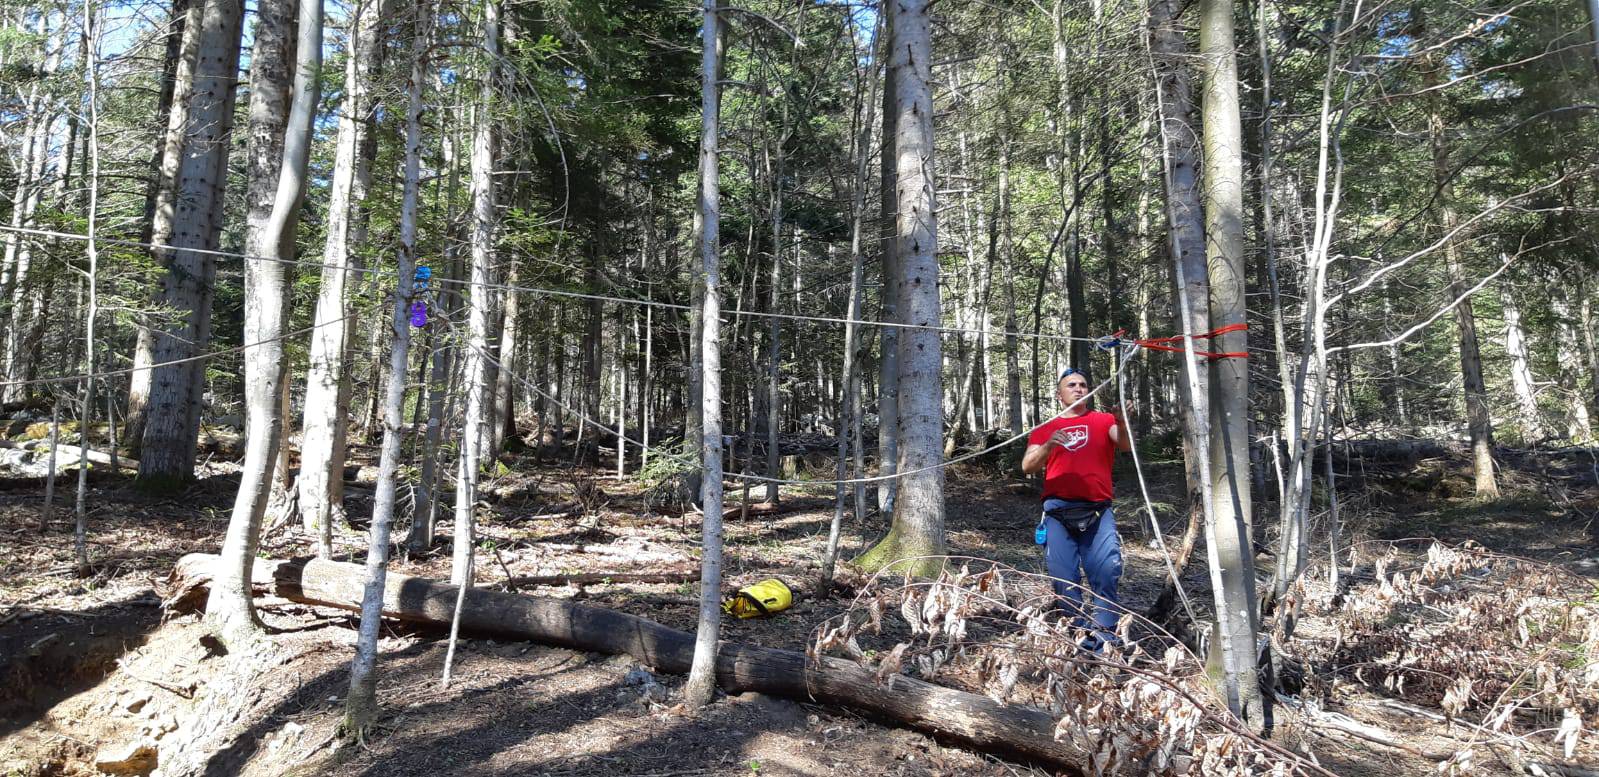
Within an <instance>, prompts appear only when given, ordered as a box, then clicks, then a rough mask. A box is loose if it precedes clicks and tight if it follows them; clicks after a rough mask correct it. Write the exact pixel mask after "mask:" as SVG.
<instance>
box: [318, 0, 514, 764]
mask: <svg viewBox="0 0 1599 777" xmlns="http://www.w3.org/2000/svg"><path fill="white" fill-rule="evenodd" d="M490 7H491V8H492V4H491V5H490ZM489 13H490V15H491V16H492V14H493V11H492V10H491V11H490V12H489ZM412 24H413V26H414V29H413V31H412V37H411V79H410V84H409V90H408V94H409V97H410V99H409V104H408V106H407V110H406V123H405V179H404V180H405V183H404V187H405V194H404V195H403V201H402V204H401V207H400V256H399V260H398V268H397V272H398V274H399V275H398V278H397V279H396V281H397V283H396V284H395V290H394V314H393V317H392V319H391V321H390V330H391V332H392V333H393V338H392V340H391V342H392V347H391V350H390V353H389V380H388V390H387V391H386V392H385V397H384V402H383V448H382V451H381V452H380V453H379V457H378V482H377V493H376V495H375V496H374V498H373V500H372V529H371V536H370V538H369V542H368V544H367V551H366V579H365V581H364V585H363V588H362V592H361V625H360V630H359V632H358V634H357V636H356V640H355V650H356V652H355V660H354V662H353V663H352V664H351V666H350V696H349V698H348V700H347V701H346V703H345V714H346V716H347V717H346V721H345V725H346V729H347V730H348V731H351V732H354V733H355V734H356V736H357V738H360V737H362V736H363V735H364V734H365V732H366V730H367V729H368V727H370V726H371V724H372V720H373V718H374V717H375V716H374V712H375V711H376V709H377V677H376V668H377V642H378V629H379V627H380V626H381V625H382V620H383V589H384V584H385V582H386V581H387V576H388V562H389V532H390V529H391V527H393V525H394V504H395V491H396V486H397V483H396V481H398V480H399V472H400V445H401V442H402V441H403V435H404V432H405V426H404V424H405V418H404V413H405V382H406V373H407V371H408V370H407V369H406V368H407V366H409V356H410V352H411V327H410V321H409V318H410V316H409V309H410V307H411V289H412V282H413V279H414V274H415V272H416V216H417V198H418V189H420V188H421V186H420V182H419V179H420V177H421V155H422V128H421V117H422V101H421V91H422V79H424V78H425V77H426V76H427V70H426V67H427V45H428V32H429V29H430V28H431V26H432V8H431V7H430V6H429V4H428V3H426V2H422V3H418V4H417V5H416V7H415V9H414V17H413V19H412ZM485 37H490V36H485ZM486 48H488V50H489V51H490V52H493V51H494V48H493V44H492V43H489V44H487V45H486ZM375 383H376V381H374V384H375ZM373 388H374V390H375V389H376V385H374V387H373Z"/></svg>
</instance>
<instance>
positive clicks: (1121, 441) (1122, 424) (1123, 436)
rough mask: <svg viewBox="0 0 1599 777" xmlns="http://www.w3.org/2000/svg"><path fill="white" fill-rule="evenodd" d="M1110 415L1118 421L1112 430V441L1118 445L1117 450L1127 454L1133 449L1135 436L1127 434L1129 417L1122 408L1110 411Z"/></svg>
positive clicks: (1114, 408)
mask: <svg viewBox="0 0 1599 777" xmlns="http://www.w3.org/2000/svg"><path fill="white" fill-rule="evenodd" d="M1110 414H1111V416H1112V417H1114V418H1115V419H1116V425H1115V426H1112V427H1111V428H1110V441H1111V442H1112V443H1114V444H1115V445H1116V450H1117V451H1119V452H1121V453H1126V452H1127V451H1130V450H1132V449H1133V436H1132V435H1130V434H1128V433H1127V431H1126V430H1127V415H1126V414H1125V413H1123V412H1122V409H1121V408H1120V407H1113V408H1111V409H1110Z"/></svg>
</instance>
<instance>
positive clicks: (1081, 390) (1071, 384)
mask: <svg viewBox="0 0 1599 777" xmlns="http://www.w3.org/2000/svg"><path fill="white" fill-rule="evenodd" d="M1057 394H1058V395H1059V397H1060V401H1061V404H1064V405H1067V406H1070V405H1071V404H1072V403H1073V402H1076V401H1077V400H1079V399H1082V398H1083V397H1085V396H1088V378H1085V377H1083V375H1082V374H1081V373H1073V374H1071V375H1067V376H1066V377H1064V378H1061V380H1060V386H1059V388H1058V389H1057Z"/></svg>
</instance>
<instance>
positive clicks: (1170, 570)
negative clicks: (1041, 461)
mask: <svg viewBox="0 0 1599 777" xmlns="http://www.w3.org/2000/svg"><path fill="white" fill-rule="evenodd" d="M1116 398H1117V399H1118V400H1120V401H1121V403H1122V405H1123V406H1126V404H1127V382H1126V381H1125V380H1123V379H1122V373H1121V370H1117V371H1116ZM1122 428H1123V429H1124V430H1125V431H1126V432H1127V448H1128V450H1129V451H1131V452H1132V454H1133V473H1134V474H1135V475H1137V476H1138V491H1139V493H1140V494H1142V495H1143V497H1144V513H1145V514H1146V515H1148V516H1149V528H1150V531H1151V532H1152V533H1153V534H1154V535H1155V544H1156V545H1158V546H1160V556H1161V559H1163V560H1164V561H1165V562H1166V574H1167V575H1168V576H1170V577H1171V584H1172V588H1173V589H1174V590H1176V591H1177V598H1178V599H1180V600H1182V603H1183V612H1186V613H1188V622H1189V624H1191V625H1192V626H1194V628H1196V629H1197V628H1198V627H1199V619H1198V618H1196V617H1194V606H1193V604H1192V603H1190V602H1189V601H1188V591H1186V590H1184V589H1183V581H1182V580H1181V579H1180V578H1179V576H1178V574H1177V564H1176V563H1175V562H1173V561H1172V558H1171V550H1170V549H1168V548H1167V547H1166V536H1165V535H1164V534H1163V533H1162V532H1161V530H1160V521H1158V520H1156V519H1155V505H1154V502H1153V501H1152V500H1151V499H1150V498H1149V484H1148V483H1147V482H1145V481H1144V465H1143V464H1142V463H1141V462H1140V461H1139V459H1138V445H1137V444H1136V441H1135V440H1134V439H1133V425H1132V424H1127V425H1126V426H1124V427H1122Z"/></svg>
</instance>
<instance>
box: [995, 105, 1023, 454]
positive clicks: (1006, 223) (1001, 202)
mask: <svg viewBox="0 0 1599 777" xmlns="http://www.w3.org/2000/svg"><path fill="white" fill-rule="evenodd" d="M999 132H1000V136H999V189H998V192H997V199H998V201H997V202H996V204H995V210H996V211H998V212H997V214H996V215H995V217H994V218H995V222H996V224H995V229H996V230H998V236H999V256H1000V261H1002V262H1003V263H1004V268H1005V270H1004V272H1005V396H1006V397H1007V399H1008V401H1009V416H1010V433H1011V436H1012V437H1020V436H1021V434H1022V430H1023V429H1024V428H1025V427H1026V425H1027V424H1026V420H1025V418H1026V416H1025V414H1024V413H1023V412H1022V366H1021V342H1020V338H1019V337H1018V334H1019V333H1018V332H1017V330H1016V263H1015V256H1016V254H1015V247H1014V244H1013V243H1012V232H1011V209H1010V194H1011V192H1010V151H1011V136H1010V122H1009V121H1001V122H1000V124H999Z"/></svg>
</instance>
